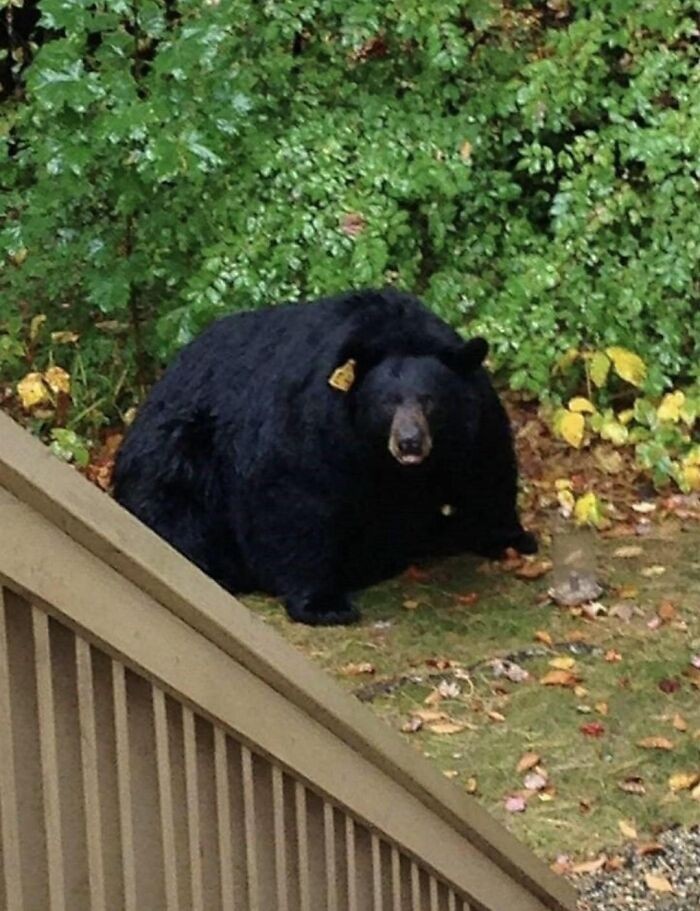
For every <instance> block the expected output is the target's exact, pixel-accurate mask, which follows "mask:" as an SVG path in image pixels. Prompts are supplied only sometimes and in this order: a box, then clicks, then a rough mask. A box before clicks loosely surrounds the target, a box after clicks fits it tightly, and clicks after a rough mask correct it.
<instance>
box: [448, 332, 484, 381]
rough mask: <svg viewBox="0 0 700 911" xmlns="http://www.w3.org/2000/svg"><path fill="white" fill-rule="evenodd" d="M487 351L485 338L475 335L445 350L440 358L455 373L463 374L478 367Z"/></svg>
mask: <svg viewBox="0 0 700 911" xmlns="http://www.w3.org/2000/svg"><path fill="white" fill-rule="evenodd" d="M488 353H489V343H488V342H487V341H486V339H485V338H480V337H478V336H477V337H476V338H470V339H469V341H467V342H465V343H464V344H463V345H460V347H459V348H453V349H451V350H450V351H447V352H446V353H445V354H444V355H443V357H442V360H443V361H444V362H445V364H447V366H448V367H449V368H450V369H451V370H454V371H455V373H459V374H460V375H461V376H465V375H466V374H468V373H471V372H472V371H473V370H476V369H477V367H480V366H481V365H482V364H483V362H484V359H485V358H486V355H487V354H488Z"/></svg>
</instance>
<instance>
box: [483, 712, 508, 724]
mask: <svg viewBox="0 0 700 911" xmlns="http://www.w3.org/2000/svg"><path fill="white" fill-rule="evenodd" d="M486 714H487V715H488V717H489V718H490V719H491V721H496V722H497V723H499V724H502V723H503V722H504V721H505V720H506V716H505V715H501V713H500V712H493V711H491V712H487V713H486Z"/></svg>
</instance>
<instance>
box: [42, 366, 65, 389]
mask: <svg viewBox="0 0 700 911" xmlns="http://www.w3.org/2000/svg"><path fill="white" fill-rule="evenodd" d="M44 380H45V381H46V383H47V385H48V387H49V389H50V390H51V392H53V393H55V394H56V395H58V393H59V392H63V393H64V394H65V395H70V374H69V373H67V372H66V371H65V370H64V369H63V368H62V367H49V369H48V370H47V371H46V373H45V374H44Z"/></svg>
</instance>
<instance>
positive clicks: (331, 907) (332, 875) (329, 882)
mask: <svg viewBox="0 0 700 911" xmlns="http://www.w3.org/2000/svg"><path fill="white" fill-rule="evenodd" d="M323 840H324V845H325V855H326V904H327V908H328V911H338V884H337V881H336V860H335V819H334V814H333V805H332V804H330V803H327V802H326V801H324V802H323Z"/></svg>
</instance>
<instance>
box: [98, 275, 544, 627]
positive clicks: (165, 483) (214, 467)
mask: <svg viewBox="0 0 700 911" xmlns="http://www.w3.org/2000/svg"><path fill="white" fill-rule="evenodd" d="M486 353H487V344H486V342H485V341H484V340H483V339H480V338H473V339H471V340H469V341H466V342H465V341H463V340H462V339H461V338H460V337H459V336H458V335H457V333H456V332H454V331H453V330H452V329H451V328H450V327H449V326H448V325H447V324H446V323H444V322H443V321H442V320H440V319H439V318H438V317H436V316H435V315H434V314H432V313H430V312H429V311H428V310H427V309H426V308H425V307H424V306H423V304H422V303H421V302H420V301H419V300H418V299H417V298H415V297H413V296H411V295H409V294H404V293H401V292H398V291H394V290H384V291H358V292H350V293H347V294H343V295H340V296H337V297H332V298H328V299H324V300H319V301H314V302H311V303H303V304H285V305H280V306H277V307H272V308H269V309H265V310H260V311H257V312H252V313H240V314H235V315H233V316H228V317H225V318H223V319H221V320H219V321H218V322H215V323H214V324H213V325H211V326H210V327H209V328H208V329H207V330H206V331H205V332H203V333H202V335H200V336H199V337H198V338H197V339H195V340H194V341H193V342H191V343H190V344H189V345H188V346H186V347H185V348H184V349H183V350H182V351H181V352H180V353H179V355H178V356H177V357H176V359H175V360H174V362H173V364H172V365H171V366H170V368H169V369H168V370H167V371H166V372H165V374H164V376H163V377H162V378H161V379H160V381H159V382H158V383H157V384H156V385H155V386H154V387H153V389H152V391H151V393H150V395H149V397H148V398H147V400H146V401H145V403H144V404H143V406H142V407H141V409H140V410H139V413H138V416H137V418H136V420H135V422H134V424H133V426H132V427H131V428H130V430H129V432H128V434H127V435H126V439H125V441H124V444H123V445H122V447H121V450H120V452H119V454H118V457H117V462H116V466H115V474H114V493H115V496H116V499H117V500H118V501H119V502H120V503H122V504H123V505H124V506H125V507H126V508H127V509H128V510H130V511H131V512H132V513H134V515H136V516H138V518H140V519H141V520H142V521H143V522H145V523H146V524H147V525H149V526H150V527H151V528H152V529H153V530H154V531H156V532H157V533H158V534H160V535H161V536H162V537H163V538H165V539H166V540H167V541H169V542H170V543H171V544H172V545H173V546H174V547H176V548H177V549H178V550H179V551H181V552H182V553H183V554H185V555H186V556H187V557H189V558H190V560H192V561H193V562H194V563H196V564H197V565H198V566H199V567H201V569H203V570H204V572H206V573H208V574H209V575H210V576H212V577H213V578H214V579H216V580H217V581H218V582H219V583H220V584H221V585H222V586H224V587H225V588H227V589H228V590H229V591H232V592H243V591H251V590H253V589H260V590H263V591H267V592H269V593H271V594H274V595H277V596H279V597H281V598H282V599H283V600H284V603H285V605H286V608H287V611H288V613H289V616H290V617H291V618H292V619H294V620H298V621H302V622H304V623H310V624H338V623H349V622H351V621H354V620H356V619H357V618H358V616H359V614H358V612H357V609H356V608H355V607H354V605H353V604H352V602H351V600H350V598H349V594H348V593H349V592H352V591H355V590H357V589H359V588H363V587H365V586H367V585H369V584H371V583H373V582H375V581H379V580H380V579H383V578H387V577H388V576H391V575H393V574H395V573H397V572H399V571H401V570H402V569H404V568H405V567H406V566H407V565H409V563H410V562H411V561H413V560H415V559H417V558H420V557H423V556H432V555H446V554H450V553H457V552H461V551H473V552H477V553H480V554H483V555H488V556H497V555H499V554H500V553H502V551H503V550H504V549H505V548H507V547H513V548H516V549H517V550H519V551H521V552H525V553H531V552H533V551H534V550H536V547H537V545H536V542H535V539H534V537H533V536H532V535H530V534H529V533H528V532H526V531H524V529H523V528H522V526H521V524H520V522H519V519H518V515H517V510H516V492H517V468H516V460H515V454H514V450H513V442H512V438H511V432H510V426H509V423H508V419H507V417H506V414H505V411H504V409H503V406H502V405H501V402H500V401H499V398H498V396H497V394H496V392H495V391H494V388H493V386H492V385H491V382H490V380H489V377H488V375H487V373H486V371H485V369H484V368H483V367H482V366H481V365H482V361H483V359H484V357H485V356H486Z"/></svg>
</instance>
